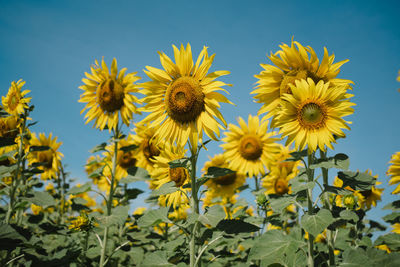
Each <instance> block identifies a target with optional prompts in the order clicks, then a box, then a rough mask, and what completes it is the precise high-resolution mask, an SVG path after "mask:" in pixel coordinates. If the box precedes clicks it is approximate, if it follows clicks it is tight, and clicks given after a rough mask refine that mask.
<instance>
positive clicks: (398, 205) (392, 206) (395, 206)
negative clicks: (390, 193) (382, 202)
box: [383, 200, 400, 210]
mask: <svg viewBox="0 0 400 267" xmlns="http://www.w3.org/2000/svg"><path fill="white" fill-rule="evenodd" d="M383 209H384V210H400V200H396V201H393V202H392V203H389V204H387V205H386V206H385V207H383Z"/></svg>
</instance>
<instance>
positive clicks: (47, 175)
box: [28, 133, 64, 180]
mask: <svg viewBox="0 0 400 267" xmlns="http://www.w3.org/2000/svg"><path fill="white" fill-rule="evenodd" d="M61 144H62V142H60V143H57V137H54V138H53V134H52V133H50V134H49V137H46V135H45V134H44V133H40V134H39V137H37V136H36V134H35V133H32V138H31V140H30V143H29V145H30V146H31V147H32V146H48V147H49V149H48V150H44V151H32V152H30V153H29V154H28V160H29V164H31V165H32V164H34V163H40V166H38V168H39V169H40V170H42V171H43V173H41V174H40V177H41V178H42V179H43V180H47V179H52V178H57V173H58V171H59V168H60V166H61V157H63V156H64V155H63V154H62V153H61V152H59V151H57V150H58V148H59V147H60V146H61Z"/></svg>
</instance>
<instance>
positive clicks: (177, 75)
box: [141, 44, 232, 150]
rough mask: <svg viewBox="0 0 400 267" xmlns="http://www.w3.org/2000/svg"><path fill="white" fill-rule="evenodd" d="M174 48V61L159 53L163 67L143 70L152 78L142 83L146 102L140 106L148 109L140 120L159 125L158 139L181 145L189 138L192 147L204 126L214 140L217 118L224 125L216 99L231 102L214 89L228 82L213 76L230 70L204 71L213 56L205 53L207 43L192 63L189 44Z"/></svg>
mask: <svg viewBox="0 0 400 267" xmlns="http://www.w3.org/2000/svg"><path fill="white" fill-rule="evenodd" d="M173 48H174V54H175V62H176V63H173V62H172V60H171V59H170V58H169V57H168V56H167V55H166V54H164V53H159V54H160V61H161V65H162V66H163V67H164V70H163V69H157V68H153V67H150V66H147V67H146V68H147V70H144V72H145V73H146V74H147V75H148V76H149V77H150V78H151V81H150V82H146V83H143V84H142V86H143V88H144V89H143V90H142V91H141V93H143V94H144V95H146V97H145V98H144V100H143V101H144V102H145V103H146V106H144V107H143V109H142V110H143V111H145V112H150V114H149V115H148V116H147V117H146V118H145V119H144V121H143V122H146V123H149V125H148V126H149V127H156V126H158V125H160V127H159V128H158V129H157V130H156V132H155V135H157V136H159V138H160V140H164V139H166V140H167V142H171V143H172V142H176V144H177V145H178V146H182V147H183V146H185V144H186V142H187V140H188V139H189V140H190V143H191V145H192V147H193V149H194V150H195V149H196V148H197V143H198V141H199V139H200V140H201V139H202V135H203V130H204V132H205V133H206V135H207V136H208V137H210V138H211V139H213V140H217V137H216V135H215V134H217V136H219V135H220V130H219V128H221V129H224V127H222V125H221V124H220V122H218V121H217V118H218V119H219V120H220V121H221V122H222V123H223V124H224V126H225V127H226V122H225V119H224V118H223V116H222V114H221V113H220V111H219V110H218V108H219V107H220V104H219V102H224V103H230V104H232V103H231V102H230V101H229V100H228V99H227V98H226V97H225V96H223V95H222V94H220V93H218V92H217V91H225V90H224V89H222V88H221V87H222V86H225V85H228V84H226V83H224V82H221V81H216V80H215V79H216V78H218V77H220V76H223V75H227V74H229V72H228V71H216V72H213V73H210V74H207V72H208V70H209V69H210V67H211V64H212V62H213V60H214V55H212V56H210V57H209V56H208V52H207V47H204V48H203V50H202V51H201V53H200V55H199V57H198V58H197V61H196V64H193V59H192V50H191V47H190V45H189V44H187V46H186V49H185V48H184V47H183V45H181V49H180V50H179V49H178V48H177V47H176V46H173ZM225 92H226V93H227V91H225Z"/></svg>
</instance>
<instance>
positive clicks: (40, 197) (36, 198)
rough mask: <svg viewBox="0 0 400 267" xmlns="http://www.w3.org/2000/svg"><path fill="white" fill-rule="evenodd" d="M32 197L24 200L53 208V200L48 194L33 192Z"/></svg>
mask: <svg viewBox="0 0 400 267" xmlns="http://www.w3.org/2000/svg"><path fill="white" fill-rule="evenodd" d="M32 194H33V196H32V197H28V198H25V199H26V200H27V201H29V202H31V203H33V204H35V205H38V206H42V207H48V206H54V205H55V200H54V198H53V197H52V196H51V195H50V194H49V193H48V192H41V191H34V192H33V193H32Z"/></svg>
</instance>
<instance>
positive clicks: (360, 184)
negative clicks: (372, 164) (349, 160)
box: [338, 171, 376, 191]
mask: <svg viewBox="0 0 400 267" xmlns="http://www.w3.org/2000/svg"><path fill="white" fill-rule="evenodd" d="M338 177H339V179H341V180H342V181H343V186H342V187H343V188H345V187H346V186H350V187H351V188H352V189H354V190H361V191H366V190H370V189H371V187H372V186H373V185H375V183H376V178H374V177H373V176H371V175H369V174H367V173H362V172H351V171H343V172H338Z"/></svg>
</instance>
